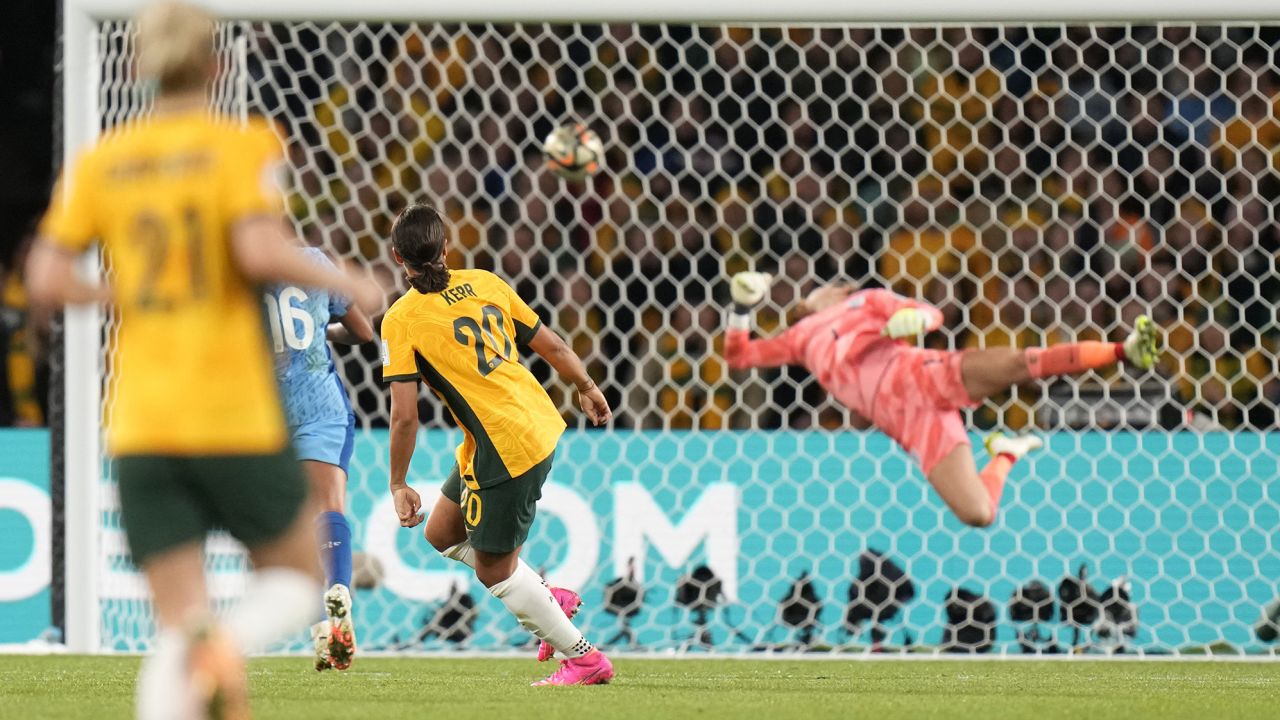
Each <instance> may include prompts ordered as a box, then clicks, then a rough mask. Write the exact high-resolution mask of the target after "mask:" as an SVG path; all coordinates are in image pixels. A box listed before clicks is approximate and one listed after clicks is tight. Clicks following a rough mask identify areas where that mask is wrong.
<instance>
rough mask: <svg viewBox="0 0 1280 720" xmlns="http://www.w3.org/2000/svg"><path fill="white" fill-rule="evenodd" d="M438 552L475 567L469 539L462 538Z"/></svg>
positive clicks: (474, 554) (473, 552) (474, 553)
mask: <svg viewBox="0 0 1280 720" xmlns="http://www.w3.org/2000/svg"><path fill="white" fill-rule="evenodd" d="M440 554H441V555H443V556H445V557H447V558H449V559H450V560H457V561H458V562H460V563H462V564H463V565H466V566H467V567H469V568H471V569H472V570H474V569H475V567H476V551H475V549H474V548H472V547H471V541H470V540H463V541H462V542H460V543H458V544H457V545H454V546H453V547H448V548H445V549H444V550H442V551H440ZM520 562H524V561H523V560H521V561H520Z"/></svg>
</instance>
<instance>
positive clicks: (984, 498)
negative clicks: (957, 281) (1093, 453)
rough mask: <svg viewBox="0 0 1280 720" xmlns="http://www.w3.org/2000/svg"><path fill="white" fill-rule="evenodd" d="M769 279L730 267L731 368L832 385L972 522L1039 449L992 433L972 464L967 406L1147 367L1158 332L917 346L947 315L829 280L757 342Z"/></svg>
mask: <svg viewBox="0 0 1280 720" xmlns="http://www.w3.org/2000/svg"><path fill="white" fill-rule="evenodd" d="M770 282H771V278H770V276H769V275H767V274H764V273H755V272H742V273H738V274H736V275H734V276H733V279H732V281H731V291H732V294H733V300H734V309H733V312H732V314H731V315H730V318H729V331H728V334H727V335H726V336H725V342H724V353H725V359H726V360H727V361H728V363H729V367H730V368H733V369H743V368H770V367H778V366H781V365H803V366H804V367H805V368H806V369H807V370H809V372H811V373H813V374H814V376H815V377H816V378H817V379H818V382H819V383H820V384H821V385H822V387H823V388H825V389H826V390H827V392H829V393H831V395H832V396H833V397H835V398H836V399H837V400H839V401H840V402H841V403H842V404H844V405H845V407H847V408H849V410H851V411H852V412H853V413H854V414H855V415H856V416H857V418H855V421H854V422H855V425H856V426H857V427H860V428H866V427H870V426H874V427H876V428H877V429H879V430H880V431H881V432H883V433H885V434H886V435H888V436H889V437H891V438H893V439H894V440H895V441H896V442H897V443H898V444H899V445H901V446H902V447H903V448H904V449H905V450H907V452H909V453H911V455H912V456H913V457H914V458H915V459H916V461H917V462H919V463H920V467H921V469H922V470H923V471H924V474H925V477H926V478H928V480H929V484H930V485H932V486H933V488H934V490H936V491H937V492H938V494H939V495H941V496H942V499H943V501H944V502H946V504H947V507H949V508H951V511H952V512H953V513H955V514H956V517H958V518H959V519H960V521H961V522H964V523H965V524H967V525H973V526H975V527H986V526H987V525H990V524H991V523H992V521H994V520H995V517H996V510H997V508H998V507H999V505H1000V495H1001V493H1002V492H1003V491H1004V483H1005V478H1006V477H1008V475H1009V470H1010V469H1011V468H1012V467H1013V465H1014V463H1015V462H1017V461H1018V459H1019V458H1021V457H1022V456H1023V455H1025V454H1026V453H1028V452H1030V451H1032V450H1035V449H1037V448H1039V447H1040V446H1041V444H1042V443H1041V441H1040V439H1039V438H1037V437H1035V436H1032V435H1024V436H1020V437H1009V436H1006V435H1004V434H1003V433H994V434H992V435H991V436H989V437H988V438H987V440H986V443H985V444H986V449H987V452H988V453H990V455H991V460H990V461H989V462H988V463H987V465H986V467H984V468H983V469H982V471H981V472H979V471H978V469H977V466H976V464H975V463H974V459H973V453H972V451H971V449H970V445H969V436H968V434H967V433H966V432H965V427H964V421H963V419H962V418H961V416H960V412H959V411H960V409H961V408H966V407H973V406H976V405H977V404H979V403H981V402H982V401H983V400H984V399H986V398H987V397H990V396H992V395H995V394H997V393H1000V392H1002V391H1004V390H1006V389H1008V388H1009V387H1010V386H1012V385H1017V384H1021V383H1024V382H1028V381H1030V380H1032V379H1036V378H1047V377H1056V376H1059V375H1071V374H1076V373H1082V372H1085V371H1086V370H1091V369H1097V368H1104V367H1108V366H1111V365H1114V364H1116V363H1119V362H1127V363H1130V364H1132V365H1135V366H1137V367H1139V368H1143V369H1149V368H1151V367H1152V366H1153V365H1154V364H1155V361H1156V354H1157V349H1156V345H1157V331H1156V328H1155V325H1154V324H1153V323H1152V322H1151V319H1150V318H1148V317H1146V316H1145V315H1144V316H1141V317H1139V318H1138V320H1137V322H1136V324H1135V327H1134V329H1133V331H1132V332H1131V333H1130V334H1129V336H1128V337H1127V338H1126V339H1125V340H1124V341H1123V342H1117V343H1108V342H1092V341H1091V342H1079V343H1065V344H1060V345H1053V346H1051V347H1046V348H1027V349H1017V348H988V349H983V350H966V351H961V352H951V351H944V350H927V349H923V348H918V347H916V346H914V345H912V344H909V343H908V342H905V341H907V340H911V339H914V338H915V337H917V336H919V335H922V334H924V333H926V332H929V331H932V330H936V329H938V327H939V326H941V325H942V312H941V311H940V310H938V309H937V308H935V307H933V306H931V305H927V304H925V303H922V302H918V301H915V300H910V299H908V298H905V297H902V296H901V295H897V294H895V293H893V292H890V291H888V290H861V291H858V292H854V291H853V289H852V288H849V287H846V286H841V285H827V286H824V287H821V288H819V289H817V290H815V291H813V292H812V293H810V294H809V297H807V298H806V299H805V300H803V301H802V302H801V303H800V304H799V306H798V307H797V308H796V312H797V313H798V314H800V315H802V316H803V317H802V318H801V319H800V320H799V321H798V322H796V323H795V324H793V325H792V326H791V327H789V328H787V329H786V330H785V331H783V332H782V333H781V334H779V335H777V336H775V337H772V338H767V339H757V340H753V339H751V331H750V325H751V315H750V313H751V310H752V308H753V307H754V306H755V305H756V304H757V303H759V302H760V301H761V300H763V299H764V297H765V294H766V293H767V292H768V289H769V285H770Z"/></svg>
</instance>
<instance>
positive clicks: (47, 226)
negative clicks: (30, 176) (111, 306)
mask: <svg viewBox="0 0 1280 720" xmlns="http://www.w3.org/2000/svg"><path fill="white" fill-rule="evenodd" d="M88 162H89V161H88V160H87V159H86V158H80V159H79V160H78V161H77V162H76V163H75V164H74V165H73V166H71V167H70V168H69V169H68V170H67V175H64V176H63V177H62V178H60V179H59V180H58V185H57V187H55V188H54V190H53V198H52V200H51V201H50V203H49V210H48V212H47V213H45V216H44V219H43V220H42V221H41V222H40V230H39V237H38V239H37V240H36V244H35V246H34V247H32V248H31V254H30V255H28V256H27V266H26V268H25V277H24V282H25V283H26V286H27V293H28V297H29V298H30V300H31V303H32V304H33V305H37V306H42V307H60V306H63V305H81V304H88V303H100V302H107V301H108V300H110V299H111V291H110V289H109V288H108V287H106V286H105V285H98V284H96V283H92V282H89V281H87V280H85V279H84V278H83V277H81V276H80V273H78V272H77V271H76V259H77V258H79V257H80V256H81V255H82V254H84V252H85V251H86V250H88V249H89V247H90V246H91V245H92V244H93V240H94V238H95V237H96V236H97V234H98V233H97V227H96V225H95V223H94V206H93V204H92V202H91V201H90V200H91V199H90V197H89V194H88V193H89V192H90V191H91V190H92V187H93V181H92V176H91V174H90V170H89V168H88V166H87V165H88ZM68 175H69V176H70V178H71V179H68Z"/></svg>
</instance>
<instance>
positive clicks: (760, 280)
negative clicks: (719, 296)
mask: <svg viewBox="0 0 1280 720" xmlns="http://www.w3.org/2000/svg"><path fill="white" fill-rule="evenodd" d="M772 283H773V276H772V275H770V274H769V273H759V272H740V273H735V274H734V276H733V277H732V278H730V280H729V294H730V295H732V296H733V305H734V311H735V312H737V313H740V314H745V313H747V312H748V311H749V310H751V308H752V307H753V306H755V305H757V304H759V303H760V301H761V300H764V296H765V294H766V293H768V292H769V285H771V284H772Z"/></svg>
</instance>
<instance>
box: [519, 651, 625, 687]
mask: <svg viewBox="0 0 1280 720" xmlns="http://www.w3.org/2000/svg"><path fill="white" fill-rule="evenodd" d="M612 679H613V663H611V662H609V658H607V657H605V656H604V653H602V652H600V651H599V650H592V651H591V652H589V653H587V654H586V655H583V656H582V657H576V658H568V659H567V660H561V661H560V669H559V670H557V671H555V672H554V673H551V675H549V676H547V677H546V678H543V679H542V680H539V681H538V682H536V683H534V684H533V686H534V687H544V686H547V685H604V684H605V683H607V682H609V681H610V680H612Z"/></svg>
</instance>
